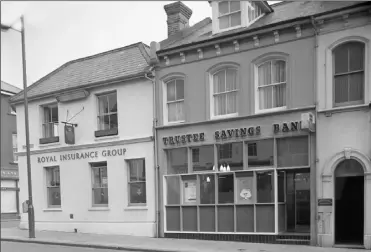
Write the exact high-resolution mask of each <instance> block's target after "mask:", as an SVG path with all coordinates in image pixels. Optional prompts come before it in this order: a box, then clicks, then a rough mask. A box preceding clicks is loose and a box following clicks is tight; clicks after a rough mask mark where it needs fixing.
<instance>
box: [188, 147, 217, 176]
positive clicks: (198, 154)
mask: <svg viewBox="0 0 371 252" xmlns="http://www.w3.org/2000/svg"><path fill="white" fill-rule="evenodd" d="M192 167H193V171H194V172H201V171H211V170H213V167H214V146H213V145H209V146H201V147H194V148H192Z"/></svg>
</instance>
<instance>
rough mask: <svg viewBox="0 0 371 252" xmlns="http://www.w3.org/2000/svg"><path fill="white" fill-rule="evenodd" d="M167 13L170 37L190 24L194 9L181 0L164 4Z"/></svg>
mask: <svg viewBox="0 0 371 252" xmlns="http://www.w3.org/2000/svg"><path fill="white" fill-rule="evenodd" d="M164 9H165V12H166V15H167V34H168V37H170V36H171V35H174V34H176V33H177V32H179V31H180V30H182V29H184V28H186V27H188V26H189V19H190V18H191V16H192V10H191V9H190V8H189V7H188V6H186V5H185V4H184V3H182V2H181V1H178V2H175V3H171V4H167V5H165V6H164Z"/></svg>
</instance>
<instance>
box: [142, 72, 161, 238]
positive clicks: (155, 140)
mask: <svg viewBox="0 0 371 252" xmlns="http://www.w3.org/2000/svg"><path fill="white" fill-rule="evenodd" d="M149 72H151V75H152V76H153V78H149V77H148V74H147V73H146V74H145V75H144V77H145V78H146V79H148V80H150V81H151V82H152V87H153V91H152V93H153V94H152V95H153V98H152V99H153V100H152V102H153V105H152V107H153V126H152V131H153V154H154V156H153V157H154V173H155V226H156V230H155V237H156V238H159V237H160V230H159V229H160V223H159V222H160V211H159V202H158V201H159V181H160V176H159V166H158V158H157V152H158V151H157V129H156V127H157V113H156V108H157V106H156V70H155V69H154V66H151V68H150V69H149Z"/></svg>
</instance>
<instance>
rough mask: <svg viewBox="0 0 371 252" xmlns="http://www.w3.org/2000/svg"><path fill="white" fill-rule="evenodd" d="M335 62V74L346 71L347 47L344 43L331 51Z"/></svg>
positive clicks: (347, 60)
mask: <svg viewBox="0 0 371 252" xmlns="http://www.w3.org/2000/svg"><path fill="white" fill-rule="evenodd" d="M333 55H334V62H335V74H337V73H346V72H348V62H349V59H348V48H347V47H346V44H344V45H341V46H338V47H336V49H335V50H334V52H333Z"/></svg>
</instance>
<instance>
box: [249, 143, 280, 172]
mask: <svg viewBox="0 0 371 252" xmlns="http://www.w3.org/2000/svg"><path fill="white" fill-rule="evenodd" d="M273 146H274V141H273V139H264V140H259V141H256V142H249V143H248V144H247V151H248V166H249V167H250V168H251V167H262V166H273V162H274V158H273V156H274V154H273Z"/></svg>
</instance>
